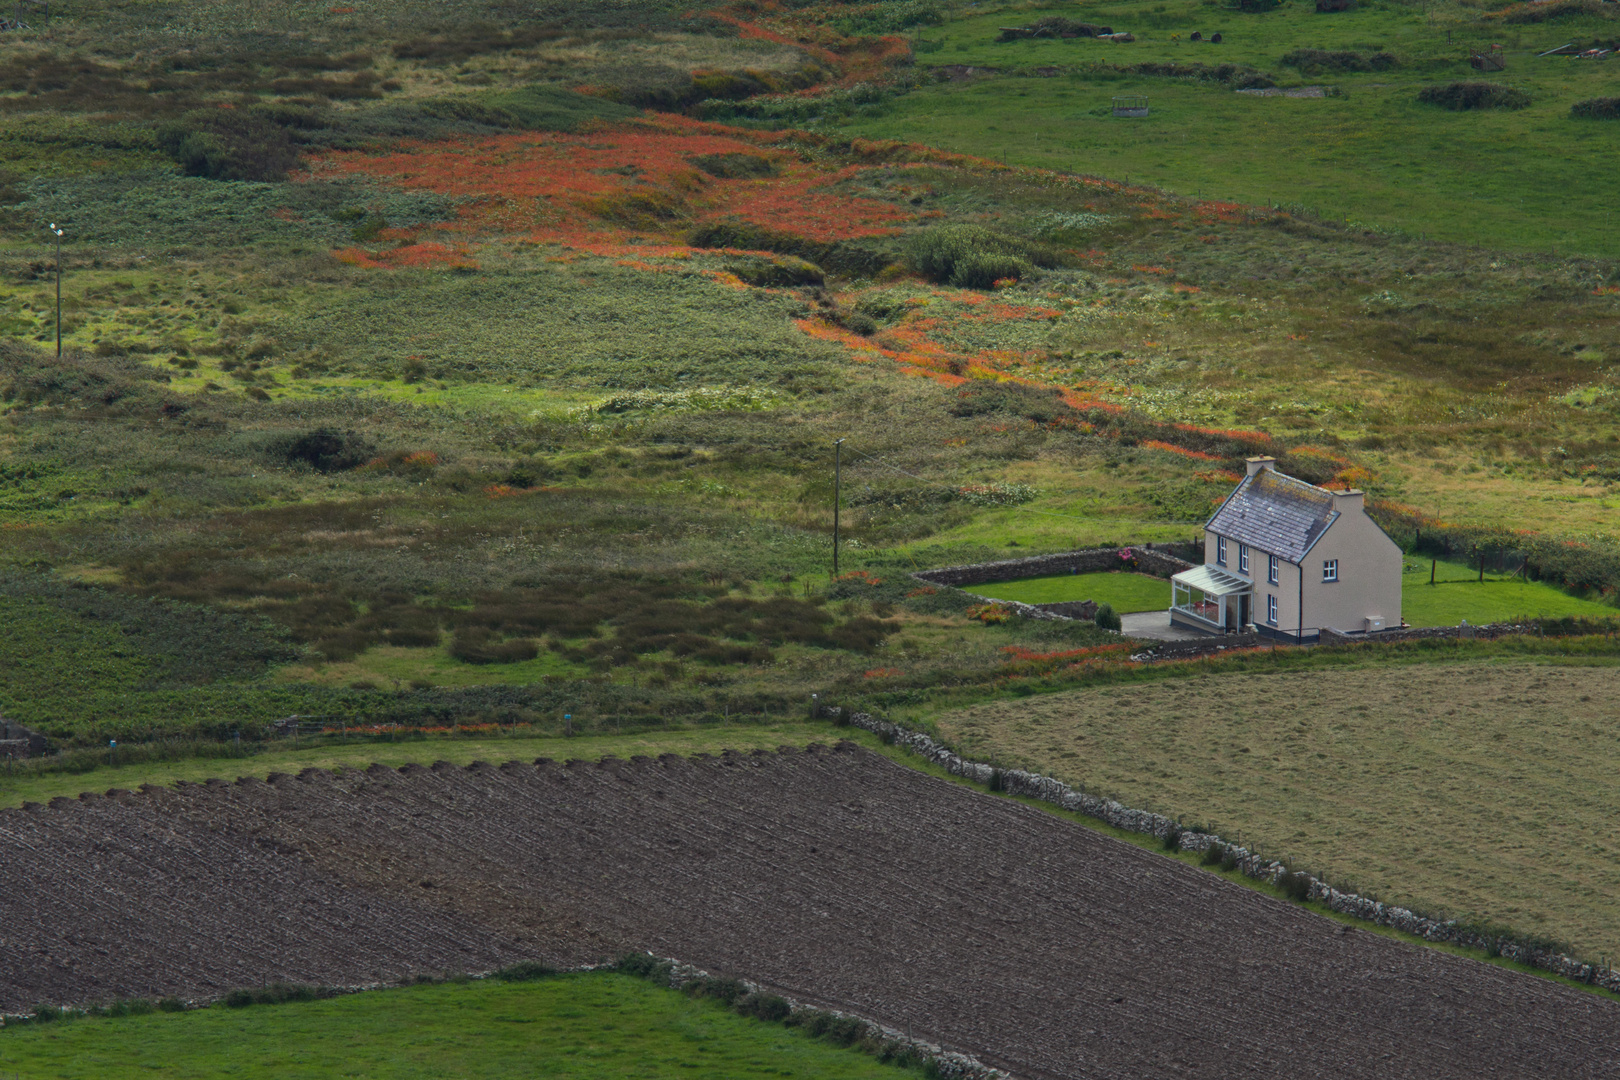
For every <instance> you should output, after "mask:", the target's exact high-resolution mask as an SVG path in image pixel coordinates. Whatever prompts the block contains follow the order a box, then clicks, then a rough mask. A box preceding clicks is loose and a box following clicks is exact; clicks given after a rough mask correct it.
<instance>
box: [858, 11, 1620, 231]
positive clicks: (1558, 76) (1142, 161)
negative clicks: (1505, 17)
mask: <svg viewBox="0 0 1620 1080" xmlns="http://www.w3.org/2000/svg"><path fill="white" fill-rule="evenodd" d="M1045 13H1046V12H1044V11H1042V10H1028V11H1022V12H1020V13H1019V15H1018V20H1019V21H1024V20H1027V19H1034V18H1036V17H1039V16H1040V15H1041V14H1045ZM1062 14H1065V15H1069V16H1075V15H1077V14H1078V17H1080V18H1084V19H1087V20H1089V21H1093V22H1105V23H1108V24H1110V25H1112V26H1114V27H1115V28H1116V29H1118V28H1120V27H1122V26H1129V27H1130V28H1131V29H1133V30H1134V31H1135V32H1136V34H1137V41H1136V42H1135V43H1134V44H1132V45H1130V46H1128V47H1125V46H1117V45H1112V44H1109V43H1105V42H1099V41H1094V40H1091V39H1074V40H1024V41H1015V42H1008V43H1004V44H997V43H996V42H995V38H996V36H997V31H996V27H997V26H998V25H999V24H1003V23H1006V21H1007V15H1006V14H1005V13H1000V14H987V15H979V14H972V15H970V16H968V17H966V18H962V19H960V20H956V21H952V22H950V23H948V24H947V25H945V26H943V27H940V28H938V29H934V30H930V31H928V33H927V35H926V36H927V37H928V38H930V39H931V40H937V41H938V42H940V43H941V48H940V49H938V50H937V51H932V52H929V53H926V54H923V55H922V56H920V57H919V60H920V61H921V62H923V63H925V64H927V65H930V66H934V65H945V64H964V65H973V66H978V67H988V68H994V69H999V70H1000V71H1002V72H1004V73H1008V74H1006V75H1003V76H1001V77H990V78H981V79H978V80H973V81H968V82H958V83H941V84H935V83H927V84H925V87H924V88H923V89H919V90H916V91H914V92H912V93H910V94H908V95H905V96H903V97H900V98H898V99H897V100H894V101H892V102H890V103H887V104H884V105H880V106H875V107H869V108H868V109H866V110H865V115H859V116H857V117H854V118H851V119H848V120H845V121H829V123H836V124H838V125H840V130H841V131H844V132H847V133H849V134H858V135H861V136H866V137H874V136H875V137H887V138H900V139H906V140H919V141H927V142H930V143H932V144H934V145H942V146H946V147H949V148H951V149H954V150H960V151H965V152H968V153H974V154H980V155H983V156H986V157H993V158H996V159H998V160H999V159H1001V158H1003V157H1004V156H1005V157H1006V158H1007V160H1008V161H1009V162H1011V163H1015V164H1025V165H1037V166H1043V167H1047V168H1055V169H1061V170H1065V171H1071V170H1072V171H1081V172H1088V173H1094V174H1100V175H1104V176H1108V177H1111V178H1116V179H1117V178H1121V177H1129V178H1130V179H1131V180H1133V181H1138V182H1146V183H1150V184H1155V185H1159V186H1163V187H1167V188H1170V189H1171V190H1174V191H1178V192H1184V193H1188V194H1191V193H1193V192H1202V193H1203V194H1205V195H1213V196H1217V197H1223V198H1232V199H1238V200H1242V201H1246V202H1248V201H1252V202H1259V203H1271V204H1278V203H1281V204H1305V205H1307V206H1311V207H1316V208H1318V209H1320V210H1321V211H1322V212H1323V213H1325V214H1327V215H1329V216H1331V217H1335V218H1340V217H1346V216H1348V217H1352V218H1355V219H1358V220H1360V221H1366V222H1375V223H1378V224H1379V225H1382V226H1393V227H1398V228H1401V229H1405V230H1407V231H1409V232H1412V233H1418V232H1425V233H1428V234H1429V235H1431V236H1441V237H1445V238H1448V239H1454V240H1460V241H1465V242H1470V243H1482V244H1486V245H1489V246H1491V247H1497V248H1501V247H1508V248H1521V249H1523V248H1529V249H1536V250H1545V249H1546V248H1547V247H1549V246H1556V247H1557V248H1558V249H1559V250H1560V251H1564V250H1572V251H1584V252H1591V253H1594V254H1607V255H1612V254H1614V253H1616V252H1617V251H1620V241H1617V240H1616V239H1615V233H1614V230H1613V229H1612V228H1610V227H1609V225H1610V224H1611V223H1610V222H1609V220H1608V218H1607V217H1606V215H1607V214H1608V213H1609V210H1610V198H1609V195H1608V191H1607V188H1606V187H1605V185H1604V184H1603V182H1602V181H1601V179H1599V176H1598V174H1596V173H1594V172H1593V171H1592V170H1590V169H1586V168H1584V167H1583V166H1582V164H1581V163H1582V161H1583V160H1585V159H1586V158H1587V156H1588V155H1589V154H1590V153H1592V152H1593V151H1595V150H1597V149H1598V147H1599V146H1600V145H1601V146H1607V147H1612V145H1613V135H1612V133H1610V132H1608V131H1607V130H1606V129H1604V128H1602V127H1601V126H1600V125H1591V124H1583V123H1582V121H1581V120H1580V119H1577V118H1572V117H1571V116H1570V107H1571V105H1572V104H1573V103H1574V102H1575V101H1577V100H1579V99H1582V98H1591V97H1594V96H1598V95H1600V94H1602V93H1603V92H1604V91H1605V89H1606V83H1607V81H1608V79H1607V76H1605V75H1604V74H1603V73H1602V72H1600V71H1599V70H1598V67H1599V66H1600V65H1594V64H1588V65H1587V66H1586V67H1585V68H1580V67H1577V66H1576V65H1575V63H1574V62H1571V61H1556V62H1554V61H1552V60H1550V59H1549V60H1537V59H1535V58H1534V53H1535V52H1537V51H1540V49H1539V48H1537V46H1540V48H1545V47H1546V43H1545V42H1543V41H1542V37H1544V36H1545V34H1543V33H1538V32H1536V31H1523V30H1518V29H1512V28H1504V27H1502V26H1501V25H1500V24H1487V23H1483V22H1481V21H1479V19H1478V16H1477V15H1475V14H1474V13H1472V12H1465V11H1464V9H1461V8H1456V9H1452V11H1451V12H1449V13H1448V15H1447V16H1445V17H1443V18H1441V19H1438V20H1434V21H1430V20H1429V19H1428V17H1427V16H1426V15H1425V14H1424V13H1423V12H1422V11H1420V10H1419V9H1417V8H1412V7H1392V6H1382V5H1377V6H1375V5H1363V6H1362V8H1361V10H1358V11H1354V12H1349V13H1345V14H1342V15H1333V16H1322V15H1317V14H1315V13H1314V12H1313V11H1312V9H1311V7H1310V5H1304V4H1295V5H1286V6H1284V7H1283V8H1281V9H1279V10H1277V11H1273V12H1268V13H1265V14H1247V13H1242V12H1237V11H1232V10H1229V9H1228V10H1220V9H1211V8H1210V7H1208V6H1207V5H1204V4H1198V3H1193V2H1191V0H1182V2H1179V3H1175V4H1170V5H1164V6H1163V7H1161V8H1156V9H1155V11H1154V12H1152V13H1148V12H1144V11H1142V10H1141V9H1140V8H1136V7H1126V6H1122V5H1116V4H1111V3H1107V2H1102V3H1097V2H1093V3H1086V4H1082V5H1080V6H1079V7H1078V8H1066V9H1064V11H1063V12H1062ZM1464 15H1466V21H1459V19H1461V18H1462V17H1463V16H1464ZM1145 24H1151V25H1145ZM1613 26H1614V24H1613V22H1612V21H1610V20H1605V19H1602V18H1597V17H1592V16H1581V17H1578V18H1575V19H1573V20H1572V21H1569V22H1565V23H1560V24H1559V27H1558V29H1557V31H1556V32H1557V33H1558V34H1559V35H1564V36H1561V37H1560V42H1562V41H1564V40H1570V39H1575V40H1585V39H1592V38H1595V37H1605V38H1608V37H1613ZM1194 30H1202V31H1203V32H1204V34H1205V36H1206V37H1207V36H1208V35H1209V34H1210V33H1211V32H1212V31H1216V30H1219V31H1222V32H1223V37H1224V39H1225V40H1224V42H1223V43H1222V44H1221V45H1210V44H1207V43H1200V44H1195V43H1192V42H1190V41H1188V40H1187V39H1188V37H1189V36H1190V34H1191V32H1192V31H1194ZM1172 35H1179V40H1174V39H1173V38H1172ZM1448 37H1454V38H1455V41H1454V42H1453V41H1448ZM1467 40H1491V41H1504V42H1505V44H1507V46H1508V49H1507V55H1508V64H1509V71H1508V72H1507V73H1506V75H1507V76H1511V79H1510V81H1511V82H1512V84H1513V85H1514V86H1515V87H1517V88H1519V89H1522V90H1524V91H1527V92H1528V93H1529V95H1530V96H1531V97H1532V98H1533V99H1534V104H1532V105H1531V106H1530V107H1529V108H1524V109H1520V110H1517V111H1506V112H1504V111H1494V110H1493V111H1490V112H1488V113H1481V112H1478V111H1466V112H1459V113H1455V114H1448V113H1445V112H1443V111H1442V110H1438V109H1435V108H1434V107H1433V106H1428V105H1424V104H1422V103H1420V102H1419V101H1418V100H1417V95H1418V92H1419V91H1420V90H1421V89H1422V88H1423V87H1424V86H1425V85H1429V84H1434V85H1443V84H1446V83H1450V82H1455V81H1459V80H1468V79H1470V78H1471V77H1472V78H1477V77H1478V75H1477V73H1475V72H1473V71H1472V70H1471V69H1470V68H1469V67H1468V64H1467V60H1468V49H1467V47H1466V46H1465V45H1464V44H1462V42H1464V41H1467ZM1372 44H1377V45H1378V47H1379V49H1380V50H1387V51H1389V52H1391V53H1393V54H1395V55H1396V56H1397V57H1398V58H1399V59H1400V61H1401V66H1400V67H1399V68H1397V69H1395V70H1394V71H1382V72H1380V71H1368V72H1365V73H1356V72H1348V71H1345V72H1335V73H1333V74H1331V75H1318V76H1314V77H1312V78H1310V79H1309V80H1308V81H1312V82H1322V81H1331V82H1333V83H1335V84H1338V85H1339V86H1341V87H1342V88H1343V90H1344V92H1345V96H1342V97H1328V98H1323V99H1318V100H1300V99H1294V98H1284V97H1255V96H1250V95H1245V94H1236V93H1233V92H1232V90H1231V89H1230V88H1229V87H1227V86H1225V85H1224V84H1221V83H1216V82H1208V81H1199V80H1196V79H1173V78H1163V77H1153V76H1149V75H1137V74H1130V73H1128V72H1127V71H1123V70H1118V69H1122V68H1123V69H1128V68H1131V67H1132V66H1134V65H1136V64H1139V63H1158V64H1164V63H1178V64H1183V65H1186V64H1193V63H1203V64H1206V65H1210V64H1219V63H1238V64H1246V65H1250V66H1253V67H1256V68H1259V69H1261V70H1264V71H1269V72H1271V74H1272V75H1273V77H1274V78H1276V79H1278V80H1279V81H1281V82H1284V83H1288V82H1302V81H1307V79H1306V77H1305V76H1303V75H1300V74H1297V73H1295V72H1293V71H1290V70H1289V69H1285V68H1283V67H1281V66H1280V60H1281V58H1282V57H1283V56H1284V55H1285V54H1288V53H1290V52H1291V51H1294V50H1296V49H1298V48H1300V47H1301V46H1310V47H1315V48H1317V49H1326V50H1341V51H1358V50H1359V51H1363V52H1364V51H1367V49H1368V48H1370V47H1371V45H1372ZM1036 68H1048V69H1050V68H1056V69H1058V70H1059V71H1060V72H1062V73H1063V74H1061V75H1059V76H1058V77H1056V78H1038V79H1037V78H1027V77H1020V76H1019V73H1020V72H1025V71H1033V70H1034V69H1036ZM1116 94H1146V95H1147V96H1148V98H1149V100H1150V103H1151V108H1152V110H1153V115H1152V116H1150V117H1149V118H1147V119H1143V120H1129V121H1126V120H1118V119H1115V118H1113V117H1112V116H1111V115H1109V110H1108V108H1107V106H1108V104H1109V99H1110V97H1111V96H1112V95H1116ZM1594 140H1595V141H1594ZM1549 171H1551V172H1555V173H1556V174H1557V175H1559V176H1560V177H1565V178H1567V183H1561V184H1558V185H1548V184H1546V183H1545V179H1546V176H1547V175H1548V173H1549Z"/></svg>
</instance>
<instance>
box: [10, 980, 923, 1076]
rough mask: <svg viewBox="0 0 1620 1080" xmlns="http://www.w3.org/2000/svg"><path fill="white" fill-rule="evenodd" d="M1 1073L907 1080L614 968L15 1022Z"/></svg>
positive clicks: (791, 1032)
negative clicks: (269, 1002)
mask: <svg viewBox="0 0 1620 1080" xmlns="http://www.w3.org/2000/svg"><path fill="white" fill-rule="evenodd" d="M0 1074H3V1075H4V1076H5V1077H6V1078H7V1080H12V1078H13V1077H15V1078H17V1080H38V1078H44V1077H50V1078H52V1080H56V1078H61V1080H74V1078H79V1077H83V1078H85V1080H100V1078H104V1077H112V1076H136V1075H143V1076H144V1075H152V1076H164V1077H170V1078H174V1080H189V1078H193V1077H226V1076H228V1077H233V1078H254V1077H265V1078H274V1080H294V1078H297V1077H312V1078H313V1077H320V1078H323V1080H324V1078H326V1077H334V1076H352V1077H371V1078H384V1077H386V1078H390V1080H395V1078H397V1080H407V1078H416V1077H422V1078H430V1077H431V1078H435V1080H437V1078H441V1077H452V1076H453V1077H457V1078H467V1080H471V1078H475V1077H501V1078H506V1077H519V1076H521V1077H557V1078H568V1080H598V1078H600V1080H617V1078H620V1077H624V1078H631V1077H634V1078H636V1080H646V1078H657V1077H682V1078H686V1077H704V1078H707V1077H726V1078H728V1080H731V1078H736V1080H747V1078H751V1077H773V1078H775V1077H784V1076H785V1077H802V1078H805V1080H810V1078H812V1077H813V1078H815V1080H844V1078H850V1080H863V1078H867V1077H883V1078H885V1080H889V1078H893V1077H896V1076H898V1075H902V1074H901V1073H900V1072H899V1070H897V1069H896V1068H894V1067H893V1066H889V1065H880V1064H878V1063H877V1062H876V1061H875V1060H873V1059H871V1058H868V1057H866V1056H864V1055H862V1054H860V1053H858V1052H855V1051H852V1050H845V1049H839V1048H836V1047H833V1046H829V1045H827V1044H825V1043H819V1042H816V1041H814V1040H812V1039H810V1038H809V1037H807V1036H805V1035H802V1034H800V1033H799V1032H797V1031H795V1030H793V1029H790V1028H785V1027H783V1026H782V1025H780V1024H772V1023H763V1022H761V1021H757V1020H749V1019H744V1018H743V1017H740V1016H737V1015H736V1014H735V1013H732V1012H729V1011H728V1010H727V1009H726V1008H725V1007H724V1006H723V1005H721V1004H719V1003H718V1002H714V1001H709V1000H696V1001H694V1000H692V999H690V998H688V997H686V995H684V994H680V993H677V992H675V991H672V990H667V989H663V988H661V987H658V986H655V985H653V984H652V983H649V982H645V981H643V980H640V979H636V978H632V977H630V976H627V975H614V974H605V973H604V974H597V973H591V974H576V975H564V976H559V977H556V978H550V979H542V980H540V981H538V982H529V983H518V984H510V983H497V982H474V983H463V984H455V983H447V984H442V985H435V986H417V987H410V988H407V989H397V990H379V991H372V992H368V993H361V994H353V995H349V996H347V997H341V998H335V999H332V1000H329V1001H316V1002H304V1003H296V1004H287V1005H274V1006H254V1007H249V1008H245V1009H230V1008H226V1007H224V1006H214V1007H212V1008H209V1009H206V1010H202V1011H197V1012H190V1013H155V1014H152V1015H148V1016H139V1017H124V1018H120V1019H96V1018H90V1019H83V1020H77V1021H71V1022H67V1023H57V1024H51V1025H31V1026H28V1027H21V1028H12V1029H8V1030H6V1031H4V1032H0Z"/></svg>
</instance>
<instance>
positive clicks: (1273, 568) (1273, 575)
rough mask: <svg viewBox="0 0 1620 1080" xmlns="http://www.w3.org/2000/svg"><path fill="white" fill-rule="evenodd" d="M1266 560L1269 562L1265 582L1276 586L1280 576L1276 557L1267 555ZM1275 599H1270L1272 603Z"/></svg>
mask: <svg viewBox="0 0 1620 1080" xmlns="http://www.w3.org/2000/svg"><path fill="white" fill-rule="evenodd" d="M1266 558H1267V559H1268V560H1269V563H1268V565H1267V566H1266V580H1267V581H1269V582H1271V583H1272V584H1273V585H1275V584H1277V579H1278V578H1279V577H1280V576H1281V575H1280V573H1279V571H1278V569H1277V556H1275V555H1267V556H1266ZM1276 599H1277V598H1276V597H1272V601H1273V602H1275V601H1276Z"/></svg>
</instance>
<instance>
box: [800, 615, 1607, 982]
mask: <svg viewBox="0 0 1620 1080" xmlns="http://www.w3.org/2000/svg"><path fill="white" fill-rule="evenodd" d="M1453 629H1455V628H1453ZM828 711H829V712H830V713H832V714H834V715H836V714H838V710H836V709H829V710H828ZM849 723H850V724H851V725H853V726H855V727H858V728H862V729H864V730H866V731H870V732H873V733H874V734H876V735H877V736H878V737H880V738H882V739H883V740H884V741H885V742H889V743H892V744H894V745H898V746H904V747H905V748H906V749H908V750H910V751H911V752H912V753H915V754H918V755H919V756H921V757H923V758H926V759H927V760H929V761H931V762H933V763H934V764H936V765H938V766H940V767H941V768H943V769H945V771H946V772H948V773H950V774H951V775H953V776H962V777H966V778H967V779H969V780H974V781H977V782H978V783H981V784H990V783H992V782H993V781H994V782H996V783H998V784H999V785H1000V787H1001V790H1003V791H1005V792H1006V793H1007V794H1009V795H1021V796H1024V797H1026V798H1032V799H1039V800H1041V801H1042V802H1045V803H1050V804H1051V805H1053V806H1057V807H1060V808H1062V809H1064V810H1069V811H1073V812H1075V813H1080V814H1085V815H1086V816H1087V817H1092V818H1096V819H1097V820H1099V821H1104V822H1107V823H1108V824H1109V825H1112V826H1114V827H1115V828H1117V829H1124V830H1126V831H1127V832H1134V833H1140V834H1143V835H1147V836H1155V837H1158V838H1160V839H1161V840H1163V839H1166V838H1167V837H1173V838H1174V839H1173V843H1174V844H1175V846H1176V847H1177V848H1179V849H1180V850H1182V851H1204V850H1206V849H1208V848H1209V847H1211V846H1212V845H1216V844H1220V845H1223V846H1224V847H1225V849H1226V851H1227V853H1228V854H1229V855H1230V856H1231V857H1233V858H1234V859H1235V860H1236V864H1237V868H1238V869H1239V870H1241V871H1242V872H1243V873H1244V874H1245V875H1247V876H1248V877H1251V878H1257V879H1259V880H1261V881H1265V882H1268V883H1272V884H1275V883H1276V882H1277V881H1278V879H1279V878H1280V877H1281V876H1282V875H1284V874H1286V873H1289V872H1290V871H1289V868H1288V867H1287V866H1285V865H1284V864H1282V863H1280V862H1277V861H1276V860H1275V859H1268V858H1266V857H1264V856H1262V855H1260V854H1258V853H1257V852H1254V851H1251V850H1249V849H1248V848H1245V847H1242V846H1240V845H1237V844H1229V843H1226V842H1225V841H1223V840H1222V839H1221V838H1220V837H1219V836H1217V835H1215V834H1214V833H1206V832H1194V831H1185V830H1183V829H1182V828H1181V826H1180V825H1179V824H1178V823H1177V822H1176V821H1174V820H1173V819H1171V818H1168V817H1165V816H1164V815H1162V814H1155V813H1151V812H1149V811H1146V810H1136V809H1133V808H1131V807H1128V806H1125V805H1124V804H1122V803H1119V802H1117V801H1115V800H1113V799H1108V798H1104V797H1102V796H1100V795H1092V794H1090V793H1088V792H1085V791H1077V790H1075V789H1074V788H1072V787H1070V786H1069V785H1068V784H1065V783H1063V782H1062V781H1060V780H1054V779H1052V778H1051V777H1049V776H1041V775H1039V774H1038V773H1031V772H1025V771H1023V770H1022V769H998V768H996V767H995V766H992V765H987V764H985V763H983V762H977V761H968V760H967V759H965V758H962V757H960V756H958V755H957V754H955V753H953V752H952V751H951V750H949V749H947V748H946V747H944V746H942V745H940V743H938V742H937V741H936V740H934V739H933V738H930V737H929V736H927V735H924V734H923V733H922V732H918V731H911V730H909V729H906V728H903V727H900V726H899V725H898V724H892V723H889V722H888V721H885V720H878V719H876V718H875V717H872V716H869V715H868V714H866V713H855V714H853V715H851V716H850V717H849ZM1302 876H1303V877H1304V878H1305V879H1306V880H1307V882H1308V885H1309V893H1308V895H1309V898H1310V899H1312V900H1319V901H1321V902H1323V903H1325V904H1326V905H1327V906H1328V907H1329V908H1330V909H1331V910H1333V911H1336V912H1339V913H1340V914H1343V915H1349V916H1352V917H1354V918H1357V919H1364V920H1366V921H1367V922H1371V923H1375V924H1377V925H1379V926H1388V927H1392V928H1394V929H1396V930H1401V931H1404V932H1406V933H1408V934H1415V935H1416V936H1418V937H1421V938H1423V939H1425V940H1427V941H1434V942H1443V943H1445V944H1450V945H1461V946H1463V947H1465V948H1476V949H1483V950H1485V951H1486V952H1487V953H1488V954H1490V955H1493V956H1503V957H1506V958H1507V959H1509V960H1515V961H1518V962H1519V963H1522V964H1527V965H1529V966H1531V967H1535V968H1539V969H1541V970H1543V971H1548V972H1551V973H1553V974H1555V975H1561V976H1563V977H1564V978H1567V979H1573V980H1575V981H1577V982H1583V983H1587V984H1589V985H1592V986H1598V987H1602V988H1603V989H1605V990H1610V991H1613V992H1616V993H1620V972H1617V971H1616V970H1615V969H1614V968H1613V967H1610V966H1607V965H1597V964H1590V963H1586V962H1584V961H1581V960H1578V959H1576V958H1574V957H1572V956H1566V955H1564V954H1562V953H1559V952H1555V951H1553V950H1550V949H1545V948H1538V947H1536V946H1535V945H1532V944H1526V943H1524V942H1520V941H1516V940H1513V939H1511V938H1506V937H1497V936H1491V935H1489V934H1485V933H1481V932H1479V931H1477V930H1474V929H1471V928H1469V927H1467V926H1464V925H1463V924H1461V923H1459V922H1457V921H1456V920H1441V919H1433V918H1429V917H1428V916H1425V915H1420V914H1418V913H1417V912H1414V911H1411V910H1409V909H1407V908H1403V907H1398V906H1396V905H1394V904H1385V903H1382V902H1381V901H1378V900H1373V899H1370V898H1368V897H1365V896H1360V895H1357V894H1356V893H1348V892H1341V891H1340V890H1338V889H1335V888H1333V887H1332V886H1331V885H1329V884H1327V883H1326V882H1325V881H1322V880H1320V879H1318V878H1316V877H1314V876H1312V875H1309V874H1305V875H1302Z"/></svg>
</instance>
